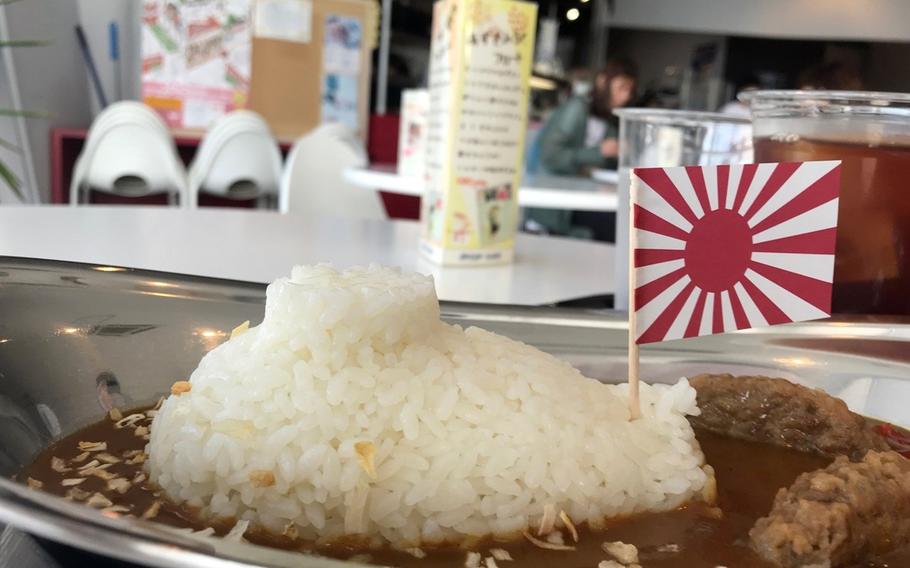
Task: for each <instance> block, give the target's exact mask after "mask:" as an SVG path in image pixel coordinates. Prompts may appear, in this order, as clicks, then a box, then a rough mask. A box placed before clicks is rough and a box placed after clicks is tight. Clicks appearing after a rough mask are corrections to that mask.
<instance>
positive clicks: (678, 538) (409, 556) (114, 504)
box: [18, 408, 910, 568]
mask: <svg viewBox="0 0 910 568" xmlns="http://www.w3.org/2000/svg"><path fill="white" fill-rule="evenodd" d="M138 415H142V416H141V418H140V417H138ZM153 415H154V410H153V409H151V408H140V409H136V410H133V411H130V412H129V413H124V414H123V416H126V417H127V418H129V417H133V418H132V420H126V419H124V418H120V419H119V420H117V419H116V418H118V416H117V415H115V416H114V417H106V418H105V419H104V420H101V421H99V422H96V423H94V424H92V425H90V426H88V427H86V428H84V429H82V430H79V431H77V432H75V433H73V434H72V435H70V436H67V437H66V438H63V439H61V440H60V441H58V442H57V443H55V444H54V445H52V446H50V447H49V448H47V449H46V450H45V451H44V452H42V453H41V454H40V455H39V456H38V457H37V458H36V459H35V461H34V462H33V463H32V464H31V465H30V466H29V467H28V468H26V469H25V470H23V471H22V472H21V473H20V475H19V476H18V478H19V480H20V481H22V482H23V483H28V484H29V485H31V486H32V487H34V488H36V489H41V490H43V491H46V492H48V493H52V494H54V495H58V496H60V497H64V498H66V499H69V500H72V501H77V502H82V503H86V504H88V505H89V506H93V507H95V508H97V509H100V510H102V511H104V512H106V513H107V514H110V515H130V516H135V517H140V518H146V519H148V520H151V521H154V522H157V523H163V524H166V525H170V526H172V527H176V528H182V529H192V530H197V531H198V530H204V529H206V528H207V527H208V525H207V523H205V522H203V521H202V520H200V518H199V516H198V515H197V514H196V511H194V510H192V509H191V508H188V507H185V506H182V505H178V504H175V503H172V502H170V501H168V500H167V499H166V498H165V497H164V496H163V495H162V493H161V491H160V489H158V488H157V487H155V486H154V484H152V483H151V482H150V481H149V479H148V477H147V474H146V472H145V470H144V459H145V454H144V448H145V445H146V443H147V440H146V438H147V437H148V427H149V425H150V423H151V419H152V417H153ZM125 421H126V422H127V423H129V424H128V427H125V426H120V427H118V425H122V424H123V423H124V422H125ZM696 434H697V438H698V441H699V443H700V444H701V447H702V450H703V452H704V453H705V457H706V461H707V463H709V464H711V465H712V466H713V467H714V470H715V473H716V478H717V488H718V493H717V495H718V500H717V504H716V505H717V506H716V507H713V506H709V505H705V504H692V505H689V506H686V507H683V508H681V509H678V510H675V511H671V512H666V513H649V514H642V515H637V516H634V517H629V518H626V519H621V520H615V521H613V522H612V523H610V524H609V525H608V526H607V528H605V529H601V530H597V531H592V530H589V529H587V528H586V527H584V526H580V527H578V532H579V539H578V542H577V543H576V542H574V540H573V539H572V538H571V536H570V534H569V533H568V531H563V532H564V533H565V534H564V541H565V543H566V544H567V545H572V546H574V547H575V550H572V551H554V550H544V549H541V548H538V547H537V546H534V545H532V544H531V543H529V542H527V541H524V540H521V541H513V542H494V541H492V540H490V541H486V542H481V543H478V544H476V545H474V546H473V547H472V548H471V549H470V550H466V549H464V548H456V547H451V548H427V549H423V550H411V551H410V552H401V551H395V550H390V549H383V550H363V549H358V548H357V547H356V546H343V545H335V546H332V547H316V546H314V545H313V544H312V543H307V542H302V541H300V540H299V539H294V538H292V536H293V535H284V536H277V535H272V534H264V533H263V532H261V531H257V530H256V529H255V528H251V530H249V531H247V532H246V534H245V535H244V538H245V539H246V540H248V541H250V542H253V543H256V544H262V545H266V546H273V547H279V548H285V549H296V550H301V551H310V552H315V553H318V554H322V555H325V556H330V557H334V558H340V559H356V560H360V561H366V562H370V563H376V564H381V565H388V566H402V567H411V566H414V567H417V566H420V567H424V568H426V567H436V566H440V567H442V566H445V567H453V568H454V567H459V568H460V567H462V566H465V565H466V564H465V562H466V559H468V554H469V552H473V553H475V555H476V554H477V553H479V554H480V557H481V558H484V559H486V558H487V557H492V556H493V552H492V551H494V550H495V551H496V555H497V556H499V557H500V558H501V559H500V560H497V561H496V562H495V565H497V566H499V567H500V568H505V567H508V566H522V567H525V566H527V567H544V566H561V567H566V568H574V567H578V568H593V567H596V566H597V565H598V564H599V563H600V562H601V561H604V560H610V559H611V556H610V555H609V554H608V553H607V552H605V551H604V549H603V547H602V545H603V543H605V542H615V541H621V542H624V543H629V544H634V545H635V546H636V547H637V548H638V554H639V561H638V562H639V564H640V565H641V566H643V567H644V568H699V567H706V568H716V567H721V566H723V567H728V568H733V567H736V568H769V567H772V565H771V564H769V563H768V562H766V561H764V560H762V559H760V558H759V557H758V556H757V555H756V554H755V553H754V552H753V551H752V550H751V549H750V548H749V547H748V533H749V529H750V528H751V527H752V526H753V524H754V523H755V521H756V520H757V519H758V518H759V517H762V516H764V515H766V514H767V513H768V511H769V509H770V507H771V503H772V501H773V499H774V496H775V494H776V493H777V491H778V490H779V489H781V488H783V487H787V486H789V485H791V484H792V483H793V481H794V480H795V479H796V477H797V476H798V475H800V474H801V473H804V472H807V471H813V470H816V469H819V468H822V467H825V466H827V465H828V464H829V463H830V462H831V460H830V459H829V458H825V457H821V456H818V455H814V454H808V453H802V452H798V451H795V450H791V449H787V448H782V447H778V446H773V445H770V444H763V443H758V442H750V441H744V440H740V439H734V438H730V437H726V436H723V435H719V434H716V433H712V432H709V431H706V430H699V429H696ZM80 442H81V445H80ZM87 442H95V443H98V444H96V445H92V444H90V443H87ZM80 446H81V447H80ZM79 480H82V481H79ZM232 525H233V523H230V522H224V523H220V524H218V525H216V526H214V527H212V528H213V529H214V532H215V534H217V535H224V534H226V533H227V532H228V531H229V530H230V529H231V527H232ZM502 551H506V552H507V554H505V553H503V552H502ZM506 556H507V557H509V558H511V560H503V559H502V558H505V557H506ZM480 565H481V566H485V564H484V563H483V562H481V564H480ZM859 566H865V567H881V568H884V567H886V566H890V567H895V566H910V551H908V550H904V551H901V552H898V553H893V554H890V555H888V556H887V557H883V558H880V559H870V560H868V561H867V562H865V563H863V564H860V565H859Z"/></svg>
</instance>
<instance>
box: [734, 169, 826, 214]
mask: <svg viewBox="0 0 910 568" xmlns="http://www.w3.org/2000/svg"><path fill="white" fill-rule="evenodd" d="M784 165H785V164H781V166H784ZM788 165H789V164H788ZM836 167H837V162H805V163H803V164H796V167H795V168H794V170H793V172H792V174H791V175H790V177H788V178H787V179H786V181H784V182H783V183H782V184H781V185H780V187H779V188H778V189H777V191H775V192H774V194H773V195H767V198H766V199H765V200H764V202H762V203H759V201H760V200H761V199H762V198H764V197H766V193H767V192H763V193H762V195H760V196H759V200H756V202H755V203H754V204H753V205H752V208H751V210H750V212H749V213H747V214H746V219H748V221H749V226H750V227H755V226H756V225H758V224H759V223H761V222H762V220H764V219H765V218H766V217H768V216H769V215H771V214H772V213H775V212H777V211H779V210H780V209H781V208H784V207H785V206H787V205H788V204H789V203H790V202H791V201H792V200H793V199H794V198H796V197H797V196H799V195H802V194H803V193H805V192H807V191H811V189H812V188H813V187H815V186H816V185H817V184H818V182H819V181H820V180H822V179H825V178H826V177H827V174H829V173H831V171H832V170H835V169H836ZM778 169H780V168H778ZM774 177H775V176H772V179H774ZM770 183H771V182H770V181H769V182H768V184H769V185H770ZM832 197H837V195H833V196H832Z"/></svg>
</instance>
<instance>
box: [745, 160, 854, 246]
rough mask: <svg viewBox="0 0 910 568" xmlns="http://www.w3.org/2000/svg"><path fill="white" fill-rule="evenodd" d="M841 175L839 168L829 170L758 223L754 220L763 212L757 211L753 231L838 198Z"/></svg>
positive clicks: (763, 228) (752, 223)
mask: <svg viewBox="0 0 910 568" xmlns="http://www.w3.org/2000/svg"><path fill="white" fill-rule="evenodd" d="M839 177H840V169H839V168H836V169H834V170H832V171H830V172H828V173H827V174H825V175H824V176H823V177H821V178H820V179H818V180H817V181H816V182H815V183H813V184H812V185H811V186H809V187H808V188H806V189H805V191H803V192H802V193H800V194H799V195H797V196H796V197H794V198H793V199H791V200H790V201H789V202H788V203H787V204H785V205H784V206H782V207H781V208H780V209H778V210H776V211H772V212H771V213H770V214H768V216H767V217H765V218H764V219H762V220H761V221H759V222H757V223H756V222H754V220H755V219H756V218H758V215H759V214H761V211H759V212H758V213H756V216H755V217H753V218H752V220H750V221H749V225H750V226H751V227H752V232H753V233H760V232H762V231H764V230H765V229H767V228H768V227H773V226H774V225H777V224H779V223H782V222H784V221H786V220H787V219H791V218H793V217H795V216H797V215H800V214H802V213H805V212H806V211H809V210H811V209H814V208H816V207H818V206H819V205H821V204H822V203H826V202H828V201H831V200H832V199H836V198H837V194H838V181H839Z"/></svg>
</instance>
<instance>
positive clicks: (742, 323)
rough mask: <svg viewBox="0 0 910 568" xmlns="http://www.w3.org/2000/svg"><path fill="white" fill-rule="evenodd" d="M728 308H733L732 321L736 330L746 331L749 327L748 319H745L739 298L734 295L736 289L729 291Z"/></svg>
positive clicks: (744, 312)
mask: <svg viewBox="0 0 910 568" xmlns="http://www.w3.org/2000/svg"><path fill="white" fill-rule="evenodd" d="M729 292H730V306H731V307H732V308H733V321H734V322H735V325H736V329H747V328H748V327H749V318H747V317H746V311H745V310H744V309H743V305H742V303H740V301H739V297H738V296H737V295H736V288H735V287H734V288H733V289H731V290H730V291H729Z"/></svg>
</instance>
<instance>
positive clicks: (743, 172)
mask: <svg viewBox="0 0 910 568" xmlns="http://www.w3.org/2000/svg"><path fill="white" fill-rule="evenodd" d="M739 170H740V176H739V183H738V184H737V186H736V188H737V189H736V192H735V197H736V199H735V200H734V201H733V206H732V207H730V210H732V211H739V208H740V207H741V206H742V204H743V199H745V197H746V191H747V190H748V189H749V186H750V185H752V180H753V179H754V178H755V172H756V171H757V170H758V164H746V165H744V166H740V168H739Z"/></svg>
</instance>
